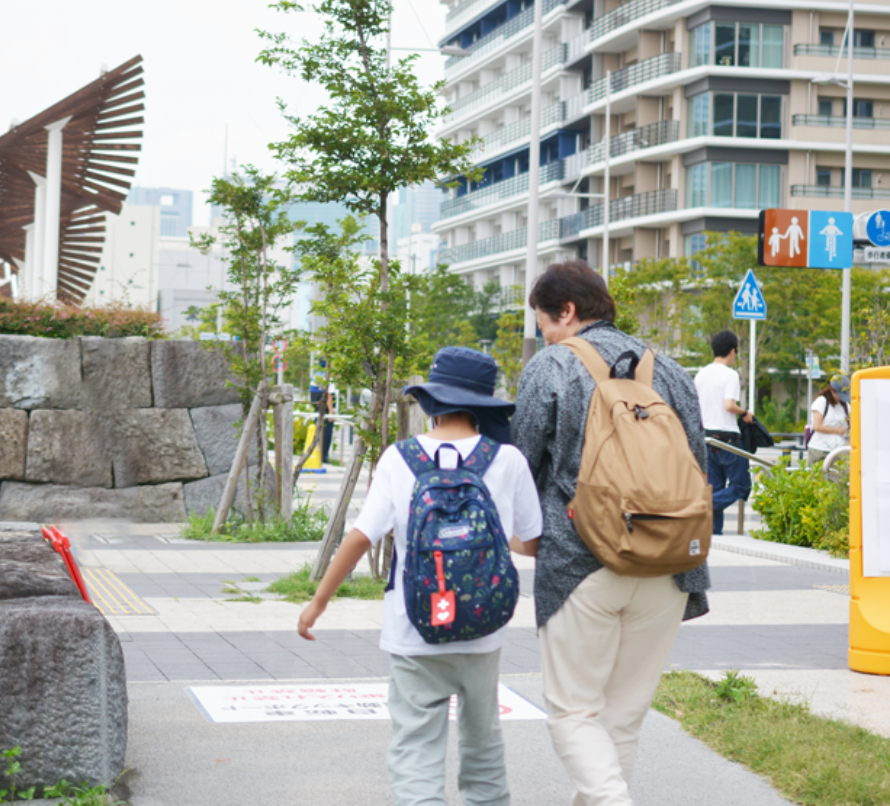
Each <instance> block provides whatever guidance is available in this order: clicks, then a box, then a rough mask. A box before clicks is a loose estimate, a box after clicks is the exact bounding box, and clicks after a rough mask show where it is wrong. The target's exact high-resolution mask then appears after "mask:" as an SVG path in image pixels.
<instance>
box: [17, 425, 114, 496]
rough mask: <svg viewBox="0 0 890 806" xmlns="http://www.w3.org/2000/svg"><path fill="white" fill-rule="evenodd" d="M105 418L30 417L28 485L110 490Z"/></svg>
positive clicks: (27, 466)
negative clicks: (71, 486)
mask: <svg viewBox="0 0 890 806" xmlns="http://www.w3.org/2000/svg"><path fill="white" fill-rule="evenodd" d="M110 438H111V432H110V430H109V422H108V420H107V418H105V417H101V416H98V415H95V416H94V415H91V414H88V413H86V412H82V411H73V410H67V411H58V410H45V409H40V410H38V411H34V412H32V413H31V418H30V427H29V433H28V458H27V463H26V466H25V479H26V480H27V481H31V482H50V483H53V484H76V485H78V486H83V487H111V459H110V456H109V452H108V447H107V445H108V443H109V441H110Z"/></svg>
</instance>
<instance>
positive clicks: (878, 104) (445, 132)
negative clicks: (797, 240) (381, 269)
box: [434, 0, 890, 285]
mask: <svg viewBox="0 0 890 806" xmlns="http://www.w3.org/2000/svg"><path fill="white" fill-rule="evenodd" d="M543 2H544V18H543V22H544V25H543V32H544V33H543V43H544V47H543V52H542V76H541V99H542V101H541V110H542V111H541V130H540V139H541V171H540V190H539V192H540V197H539V198H540V203H539V205H540V206H539V222H540V223H539V228H538V232H537V233H536V237H537V240H538V250H539V251H538V255H539V258H538V261H539V265H538V270H539V271H540V270H541V268H542V267H543V266H546V265H547V264H549V263H552V262H555V261H558V260H563V259H567V258H570V257H576V256H577V257H581V258H584V259H586V260H588V261H589V263H590V264H591V265H592V266H594V267H600V266H601V263H602V239H603V229H604V228H603V224H604V221H603V211H604V205H603V203H602V200H601V199H598V198H591V197H590V195H588V196H586V197H584V196H580V195H578V194H591V195H592V194H603V193H604V191H605V192H607V193H608V197H609V199H610V200H611V204H610V216H609V236H610V244H609V256H608V263H609V265H610V267H614V266H617V265H631V264H632V263H633V262H634V261H638V260H641V259H644V258H658V257H680V256H683V255H687V256H691V255H693V254H695V252H697V251H698V250H700V249H701V248H702V247H703V246H704V241H705V236H704V233H705V231H717V232H728V231H737V232H742V233H747V234H752V233H755V232H756V231H757V225H758V214H759V211H760V210H761V209H763V208H767V207H784V208H791V209H801V210H805V209H823V210H843V209H844V181H843V180H844V177H843V173H844V154H845V113H846V110H845V107H846V102H845V97H846V89H845V88H844V86H839V85H838V84H837V83H831V82H829V81H827V80H826V79H827V78H828V77H830V76H832V75H833V74H834V71H835V69H836V65H838V56H839V53H840V49H841V45H842V40H843V36H844V28H845V25H846V17H847V15H846V6H845V4H837V3H833V2H827V0H812V1H811V2H807V3H804V2H800V0H777V1H776V2H772V3H768V4H767V3H760V2H758V3H757V4H756V5H754V6H743V5H730V4H718V3H714V2H705V1H704V0H703V1H702V2H694V0H693V2H690V1H689V0H686V1H685V2H677V0H628V2H624V3H620V4H619V3H617V2H614V0H543ZM867 8H868V10H867V11H859V10H857V13H856V20H855V31H854V34H853V44H854V73H855V75H854V91H855V101H854V106H853V115H854V120H853V125H854V137H853V141H854V157H853V165H854V168H853V213H854V215H855V214H859V213H863V212H867V211H869V210H874V209H878V208H880V207H881V206H882V202H881V200H886V199H888V198H890V137H888V134H890V83H888V80H887V78H886V76H887V67H888V65H890V47H885V44H886V45H890V42H887V41H886V40H887V39H888V37H890V2H883V3H875V4H870V5H869V6H868V7H867ZM533 15H534V8H533V2H532V0H463V1H461V0H456V1H455V2H452V3H450V4H449V11H448V14H447V20H446V34H445V37H444V39H443V40H442V43H441V44H443V45H444V44H449V45H457V46H460V47H462V48H464V49H465V50H467V51H468V52H469V55H466V56H455V57H452V58H451V59H449V60H448V61H447V62H446V67H445V79H446V93H447V98H448V101H449V105H450V107H451V109H452V113H451V114H450V116H449V117H448V118H447V119H446V120H445V122H444V124H443V125H442V126H441V128H440V130H439V131H438V136H439V137H440V138H444V139H448V140H451V141H453V142H463V141H465V140H467V139H468V138H470V137H472V136H473V135H477V136H479V137H480V138H482V140H483V145H482V146H481V147H480V148H479V149H478V151H477V152H476V156H475V159H476V161H477V164H479V165H482V166H484V167H485V169H486V171H485V176H484V178H483V179H482V180H481V181H480V182H478V183H472V184H469V183H466V182H464V183H463V184H462V185H461V187H460V188H458V189H456V190H453V191H451V192H450V194H449V195H450V198H447V199H446V200H445V201H443V203H442V207H441V220H440V221H439V223H438V224H436V225H435V227H434V229H435V231H436V232H437V233H438V234H439V235H440V236H441V237H442V241H443V248H442V250H441V251H440V254H439V260H440V262H442V263H447V264H449V265H450V268H451V270H452V271H454V272H457V273H460V274H463V275H466V276H467V277H468V278H472V280H473V281H474V282H475V283H476V284H477V285H479V284H482V283H484V282H485V281H486V280H488V279H492V278H497V279H499V280H500V282H501V284H502V285H512V284H516V283H523V282H524V281H525V259H526V245H527V237H528V233H527V221H526V214H527V208H528V161H529V140H530V112H531V96H532V34H533ZM839 68H840V71H841V75H840V78H841V79H844V78H845V76H846V48H844V56H843V58H842V59H841V60H840V63H839ZM607 73H611V78H610V79H607ZM607 97H608V100H609V103H610V108H611V116H610V130H609V131H608V132H605V110H606V102H607ZM606 135H607V137H606ZM606 140H607V141H608V149H609V152H608V153H609V159H610V176H611V179H610V183H609V184H610V186H609V188H607V189H605V188H604V168H605V159H604V157H605V153H606V152H605V148H606V146H605V142H606ZM885 176H886V178H887V180H888V185H887V187H886V188H885V187H884V186H883V181H884V178H885ZM573 190H574V193H573Z"/></svg>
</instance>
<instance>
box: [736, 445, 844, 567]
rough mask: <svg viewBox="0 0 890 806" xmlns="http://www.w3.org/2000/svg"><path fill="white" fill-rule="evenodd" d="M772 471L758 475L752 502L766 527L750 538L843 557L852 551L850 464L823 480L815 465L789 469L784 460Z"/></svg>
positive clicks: (837, 467)
mask: <svg viewBox="0 0 890 806" xmlns="http://www.w3.org/2000/svg"><path fill="white" fill-rule="evenodd" d="M770 472H771V475H767V474H765V473H761V474H760V475H759V476H758V479H757V489H756V495H755V496H754V498H753V499H752V504H751V506H752V507H753V508H754V511H755V512H758V513H760V516H761V518H762V519H763V523H764V524H765V527H766V528H764V529H758V530H754V531H753V532H752V534H753V535H754V537H757V538H760V539H761V540H771V541H773V542H775V543H788V544H790V545H793V546H807V547H811V548H817V549H824V550H826V551H831V553H832V554H834V555H836V556H844V557H845V556H846V555H847V552H848V551H849V547H850V545H849V516H850V492H849V489H850V468H849V465H848V464H847V463H846V462H844V461H839V462H837V463H836V464H835V465H834V468H833V469H832V473H831V474H830V475H825V474H823V473H822V469H821V466H819V465H802V466H801V467H799V468H796V469H793V470H792V469H791V468H790V467H789V460H788V458H787V457H786V458H783V459H782V460H781V461H780V462H779V463H778V464H777V465H776V466H775V467H774V468H773V469H772V470H771V471H770Z"/></svg>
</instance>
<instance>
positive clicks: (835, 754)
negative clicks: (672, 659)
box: [652, 671, 890, 806]
mask: <svg viewBox="0 0 890 806" xmlns="http://www.w3.org/2000/svg"><path fill="white" fill-rule="evenodd" d="M652 705H653V707H654V708H655V709H657V710H658V711H661V713H663V714H666V715H667V716H669V717H672V718H673V719H676V720H678V721H679V722H680V724H681V725H682V726H683V728H684V729H685V730H686V731H687V732H688V733H690V734H691V735H692V736H695V737H696V738H698V739H700V740H701V741H703V742H704V743H705V744H706V745H708V747H710V748H711V749H713V750H715V751H717V752H718V753H720V755H722V756H724V757H726V758H728V759H731V760H732V761H737V762H739V763H741V764H744V765H745V766H746V767H748V768H749V769H751V770H753V771H754V772H756V773H757V774H759V775H762V776H763V777H765V778H767V779H768V780H769V781H770V783H772V785H773V786H774V787H775V788H776V789H777V790H779V792H781V793H782V794H783V795H784V796H785V797H787V798H789V799H791V800H793V801H795V802H797V803H801V804H805V806H886V804H888V803H890V739H887V738H884V737H882V736H877V735H875V734H873V733H869V732H868V731H867V730H865V729H864V728H859V727H856V726H854V725H848V724H846V723H843V722H837V721H835V720H832V719H826V718H825V717H820V716H816V715H814V714H812V713H810V710H809V708H808V707H807V706H806V705H799V704H794V703H790V702H781V701H777V700H772V699H769V698H768V697H761V696H759V695H758V694H757V693H756V687H755V685H754V682H753V681H752V680H751V679H750V678H747V677H743V676H740V675H739V674H738V673H736V672H729V673H727V675H726V677H724V679H723V680H721V681H720V682H719V683H714V682H713V681H711V680H708V679H707V678H705V677H702V676H701V675H698V674H695V673H694V672H685V671H684V672H670V673H668V674H665V675H664V676H663V677H662V679H661V684H660V686H659V688H658V692H657V694H656V695H655V700H654V701H653V703H652Z"/></svg>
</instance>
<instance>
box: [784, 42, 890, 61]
mask: <svg viewBox="0 0 890 806" xmlns="http://www.w3.org/2000/svg"><path fill="white" fill-rule="evenodd" d="M846 52H847V47H846V45H845V46H844V54H846ZM794 55H795V56H833V57H834V58H837V57H838V56H840V55H841V47H840V45H795V46H794ZM853 58H854V59H890V48H857V47H856V46H855V45H854V47H853Z"/></svg>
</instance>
